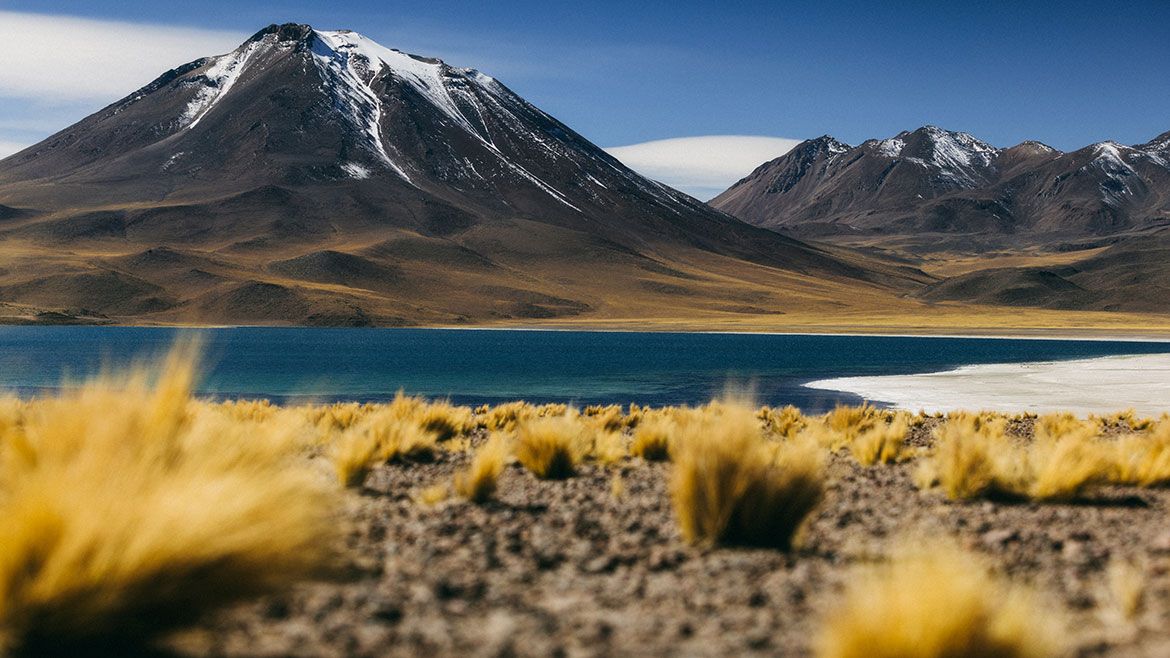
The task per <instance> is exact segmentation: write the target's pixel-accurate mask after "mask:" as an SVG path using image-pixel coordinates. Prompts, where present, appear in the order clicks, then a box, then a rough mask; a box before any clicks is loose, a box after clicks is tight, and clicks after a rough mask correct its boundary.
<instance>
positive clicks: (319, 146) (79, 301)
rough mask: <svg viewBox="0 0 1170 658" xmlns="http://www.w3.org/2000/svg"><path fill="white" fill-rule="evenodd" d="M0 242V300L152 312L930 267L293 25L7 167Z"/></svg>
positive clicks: (337, 309)
mask: <svg viewBox="0 0 1170 658" xmlns="http://www.w3.org/2000/svg"><path fill="white" fill-rule="evenodd" d="M0 253H4V254H5V255H6V258H5V261H6V262H5V263H4V264H3V267H0V303H7V304H9V305H10V306H12V307H15V308H26V309H31V311H30V312H38V313H50V312H51V313H54V314H57V315H54V316H53V317H58V316H59V315H60V314H62V313H63V314H65V315H78V316H80V315H84V316H86V317H102V316H108V317H111V318H135V319H136V320H135V321H138V320H137V319H142V318H146V319H148V320H150V321H160V322H172V321H180V322H186V321H194V322H203V321H214V322H225V321H226V322H264V323H268V322H313V323H347V324H348V323H357V324H403V323H408V324H409V323H417V322H425V323H458V322H466V321H483V320H492V319H507V318H511V317H537V318H545V317H555V316H562V315H573V314H579V313H586V312H592V311H597V310H598V309H602V308H611V307H613V305H614V303H616V302H615V301H614V299H615V297H621V295H615V294H613V293H612V291H602V290H600V288H602V287H603V286H605V285H607V282H606V281H605V277H606V276H609V277H611V279H612V280H611V281H610V282H608V283H610V284H612V285H613V286H614V288H615V289H621V288H622V287H623V286H626V288H625V289H624V290H622V292H623V293H624V294H625V295H628V296H630V297H631V298H641V297H646V299H647V300H651V301H653V300H657V301H659V302H663V301H664V300H665V302H667V303H677V302H678V300H679V299H680V297H682V298H684V299H688V298H687V297H686V295H691V296H694V297H695V298H696V299H702V298H703V296H704V295H709V294H710V292H711V291H712V290H730V289H734V288H735V286H734V285H733V286H731V288H730V289H729V288H727V287H722V288H720V287H716V286H714V283H713V282H714V281H716V280H719V279H720V278H721V277H724V276H726V275H727V274H728V273H729V272H732V273H734V272H741V273H742V272H743V271H751V272H752V275H751V276H750V277H747V278H748V279H751V280H752V281H753V283H751V284H750V285H748V284H746V283H745V286H747V287H749V288H751V290H749V291H740V292H738V293H735V294H740V293H742V294H741V297H742V298H743V299H738V298H737V299H730V300H724V301H721V302H719V304H715V305H714V306H719V307H722V306H720V304H722V305H723V306H726V307H728V308H738V307H740V306H744V305H745V303H744V300H745V299H746V300H749V301H751V300H754V301H751V304H750V306H752V307H758V306H759V304H760V303H764V304H765V306H766V305H767V304H768V303H771V302H770V301H769V299H770V298H769V297H768V295H766V294H765V295H764V296H763V297H761V298H758V299H757V297H758V295H757V292H756V290H755V288H756V287H761V288H768V287H769V286H767V285H765V284H762V283H760V282H761V281H766V280H767V278H768V276H772V277H773V278H775V276H776V274H775V273H776V272H783V273H787V275H791V276H798V275H799V276H813V277H821V278H827V279H831V280H836V281H841V282H844V283H843V284H842V285H846V284H848V285H853V284H857V285H863V286H876V287H879V288H881V287H890V288H893V289H898V288H900V287H904V286H907V285H911V286H912V285H916V282H919V281H922V280H924V277H922V276H921V275H920V273H915V272H913V271H911V270H910V269H909V268H893V267H889V266H885V265H882V264H880V263H876V262H872V261H869V260H867V259H865V258H862V257H859V256H856V255H854V254H850V253H845V252H840V251H838V252H834V253H829V252H828V251H826V250H824V249H821V248H817V247H812V246H809V245H807V244H805V243H802V242H799V241H797V240H794V239H791V238H788V237H784V236H780V235H778V234H776V233H774V232H770V231H765V230H761V229H759V228H756V227H753V226H750V225H748V224H746V223H743V222H741V221H739V220H736V219H733V218H732V217H730V216H728V215H726V214H724V213H721V212H718V211H715V210H713V209H711V208H710V207H708V206H706V205H704V204H702V203H699V202H698V201H696V200H694V199H692V198H691V197H689V196H686V195H684V194H682V193H679V192H677V191H675V190H672V189H670V188H668V187H665V186H663V185H660V184H658V183H654V182H652V181H649V180H647V179H645V178H643V177H641V176H639V175H637V174H635V173H634V172H633V171H631V170H630V169H628V168H627V167H625V166H624V165H622V164H621V163H620V162H618V161H617V160H615V159H614V158H612V157H611V156H609V155H608V154H606V153H605V152H604V151H602V150H601V149H599V148H597V147H596V146H594V145H593V144H591V143H590V142H589V141H588V140H586V139H585V138H583V137H582V136H580V135H578V134H577V133H575V132H573V131H572V130H571V129H570V128H568V127H567V126H565V125H564V124H562V123H560V122H559V121H557V120H556V119H554V118H553V117H551V116H549V115H548V114H546V113H545V112H543V111H541V110H540V109H538V108H537V107H535V106H533V105H532V104H531V103H528V102H527V101H525V100H524V99H523V98H521V97H520V96H518V95H516V94H515V93H513V92H512V91H511V90H510V89H508V88H507V87H506V86H504V85H503V84H502V83H500V82H499V81H497V80H495V79H493V78H491V77H489V76H487V75H485V74H483V73H480V72H479V71H476V70H474V69H463V68H455V67H451V66H449V65H447V64H445V63H444V62H442V61H440V60H437V59H430V58H425V57H419V56H415V55H410V54H406V53H403V52H400V51H397V50H393V49H389V48H385V47H383V46H380V45H378V44H377V43H375V42H373V41H372V40H370V39H368V38H366V37H364V36H362V35H360V34H357V33H354V32H348V31H321V30H315V29H313V28H311V27H310V26H307V25H295V24H289V25H273V26H270V27H268V28H266V29H264V30H261V31H260V32H258V33H257V34H256V35H255V36H253V37H252V38H250V39H249V40H248V41H247V42H245V43H244V44H242V45H241V46H240V47H239V48H237V49H236V50H234V51H233V52H231V53H228V54H226V55H221V56H217V57H209V58H204V59H200V60H196V61H194V62H191V63H189V64H186V65H184V66H181V67H179V68H176V69H174V70H171V71H168V72H167V73H165V74H163V75H162V76H161V77H159V78H158V79H157V80H155V81H154V82H152V83H151V84H149V85H147V86H146V87H143V88H142V89H140V90H138V91H136V92H135V93H133V94H131V95H129V96H127V97H126V98H124V99H122V100H120V101H118V102H116V103H114V104H113V105H110V106H109V107H107V108H105V109H103V110H101V111H99V112H97V113H96V114H94V115H92V116H90V117H88V118H86V119H84V120H82V121H80V122H79V123H77V124H75V125H73V126H70V127H68V128H66V129H65V130H62V131H61V132H59V133H57V134H55V135H53V136H51V137H49V138H48V139H46V140H44V141H42V142H41V143H39V144H36V145H34V146H32V147H30V148H28V149H26V150H24V151H22V152H20V153H17V154H15V155H13V156H11V157H9V158H7V159H5V160H3V161H0ZM736 276H738V275H736ZM707 284H711V287H710V288H709V289H708V290H706V291H704V290H702V289H703V288H704V286H707ZM786 285H787V284H786ZM631 286H632V287H631ZM771 287H772V288H776V287H777V286H771ZM663 291H668V292H663ZM692 293H693V295H692ZM728 294H730V293H728ZM732 296H734V295H732ZM672 300H673V301H672ZM761 300H762V301H761ZM687 303H690V304H693V303H697V302H694V300H693V299H692V300H690V301H688V302H687ZM704 303H706V302H704Z"/></svg>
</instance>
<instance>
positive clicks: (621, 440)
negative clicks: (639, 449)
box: [585, 430, 629, 466]
mask: <svg viewBox="0 0 1170 658" xmlns="http://www.w3.org/2000/svg"><path fill="white" fill-rule="evenodd" d="M592 435H593V439H592V441H591V442H590V445H589V449H588V450H587V451H586V453H585V455H586V457H588V458H589V459H591V460H593V461H595V462H597V463H598V464H601V465H602V466H615V465H617V464H620V463H621V462H622V460H624V459H625V458H626V457H627V456H628V455H629V451H628V450H627V449H626V437H625V434H623V433H622V432H620V431H606V430H600V431H595V432H592Z"/></svg>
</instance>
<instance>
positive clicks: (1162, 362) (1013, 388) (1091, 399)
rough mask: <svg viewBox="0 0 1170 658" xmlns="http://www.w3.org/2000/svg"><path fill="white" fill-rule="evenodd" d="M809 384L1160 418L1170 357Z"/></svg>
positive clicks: (901, 401)
mask: <svg viewBox="0 0 1170 658" xmlns="http://www.w3.org/2000/svg"><path fill="white" fill-rule="evenodd" d="M807 386H808V387H810V388H817V389H826V390H832V391H845V392H848V393H854V394H856V395H859V396H861V397H863V398H865V399H867V400H871V401H875V402H883V403H887V404H891V405H893V406H895V407H897V408H900V409H907V410H912V411H917V410H919V409H925V410H926V411H928V412H935V411H942V412H947V411H954V410H959V409H986V410H989V411H1002V412H1011V413H1015V412H1021V411H1030V412H1036V413H1047V412H1055V411H1071V412H1073V413H1076V414H1078V415H1085V414H1090V413H1097V414H1106V413H1111V412H1114V411H1117V410H1119V409H1127V408H1131V407H1132V408H1133V409H1134V410H1135V411H1136V412H1137V413H1138V414H1139V415H1143V416H1152V417H1156V416H1159V415H1161V414H1163V413H1166V412H1170V354H1155V355H1142V356H1115V357H1103V358H1097V359H1083V360H1076V361H1057V362H1047V363H1014V364H989V365H974V366H965V367H962V368H958V369H956V370H951V371H947V372H936V373H927V374H920V375H890V376H882V377H842V378H838V379H825V380H821V381H816V382H811V383H809V384H807Z"/></svg>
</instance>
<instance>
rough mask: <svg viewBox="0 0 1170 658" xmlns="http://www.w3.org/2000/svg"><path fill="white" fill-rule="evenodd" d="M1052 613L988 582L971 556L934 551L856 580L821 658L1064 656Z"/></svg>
mask: <svg viewBox="0 0 1170 658" xmlns="http://www.w3.org/2000/svg"><path fill="white" fill-rule="evenodd" d="M1051 619H1052V611H1051V610H1049V609H1044V608H1041V607H1039V606H1037V605H1036V603H1035V597H1034V596H1033V595H1031V594H1030V593H1028V592H1027V591H1025V590H1023V589H1019V588H1010V587H1008V586H1007V585H1005V584H1003V583H1002V582H1000V581H997V580H995V579H993V578H991V577H990V574H989V573H988V570H987V569H986V568H985V567H983V565H981V564H980V562H979V561H978V560H977V559H976V558H974V557H973V556H970V555H967V554H964V553H962V552H960V551H958V550H956V549H947V548H936V549H934V550H933V551H932V552H931V553H929V554H923V555H919V556H911V557H908V558H902V559H900V560H898V561H896V562H894V563H893V564H892V565H889V566H887V567H886V568H884V569H881V570H879V571H878V572H876V573H870V574H861V575H859V576H858V577H856V578H854V579H853V580H852V583H851V585H850V586H849V587H848V590H847V592H846V595H845V601H844V604H843V605H842V606H841V607H840V608H839V609H837V610H836V611H834V612H831V613H830V614H829V615H828V617H827V618H826V623H825V625H824V627H823V630H822V633H821V635H820V639H819V642H818V651H817V655H818V656H819V657H820V658H1045V657H1048V656H1055V655H1058V654H1059V651H1058V648H1059V647H1058V643H1057V640H1056V638H1057V635H1056V634H1055V633H1054V630H1055V629H1054V627H1053V626H1052V621H1051Z"/></svg>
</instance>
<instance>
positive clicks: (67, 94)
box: [0, 11, 246, 102]
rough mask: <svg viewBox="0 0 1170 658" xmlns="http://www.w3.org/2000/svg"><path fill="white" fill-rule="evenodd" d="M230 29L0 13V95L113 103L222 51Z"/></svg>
mask: <svg viewBox="0 0 1170 658" xmlns="http://www.w3.org/2000/svg"><path fill="white" fill-rule="evenodd" d="M245 38H246V35H243V34H240V33H236V32H226V31H217V30H202V29H195V28H182V27H172V26H166V25H149V24H144V23H127V22H121V21H105V20H94V19H90V18H77V17H73V16H50V15H47V14H29V13H22V12H14V11H0V43H2V44H3V48H4V52H3V55H0V61H2V63H0V96H6V97H15V98H35V99H39V100H42V101H54V102H78V101H103V102H112V101H114V100H117V99H118V98H121V97H123V96H125V95H127V94H129V93H130V92H132V91H134V90H135V89H138V88H139V87H141V86H143V85H145V84H146V83H148V82H150V81H151V80H153V79H154V78H156V77H158V76H159V74H161V73H162V72H163V71H166V70H167V69H170V68H174V67H176V66H179V65H181V64H185V63H187V62H189V61H192V60H195V59H198V58H200V57H204V56H207V55H215V54H220V53H225V52H228V51H230V50H232V49H233V48H235V47H236V46H238V45H239V44H240V42H241V41H243V40H244V39H245Z"/></svg>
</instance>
